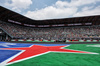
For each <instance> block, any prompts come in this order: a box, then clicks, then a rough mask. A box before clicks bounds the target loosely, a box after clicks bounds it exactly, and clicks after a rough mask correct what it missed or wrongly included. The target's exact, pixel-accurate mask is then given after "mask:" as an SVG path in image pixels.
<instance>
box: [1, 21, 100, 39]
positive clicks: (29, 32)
mask: <svg viewBox="0 0 100 66" xmlns="http://www.w3.org/2000/svg"><path fill="white" fill-rule="evenodd" d="M0 27H1V28H3V29H4V30H5V31H6V32H8V33H9V34H10V35H11V36H12V37H13V38H23V39H27V38H29V39H31V38H33V39H34V40H40V39H45V40H62V39H70V40H73V39H98V38H100V26H78V27H56V28H32V27H26V26H20V25H16V24H12V23H7V22H2V21H0Z"/></svg>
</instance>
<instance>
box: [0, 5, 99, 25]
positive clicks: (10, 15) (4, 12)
mask: <svg viewBox="0 0 100 66" xmlns="http://www.w3.org/2000/svg"><path fill="white" fill-rule="evenodd" d="M33 15H34V14H33ZM9 19H10V20H13V21H17V22H21V23H22V24H30V25H53V24H70V23H82V22H83V23H84V22H92V23H100V15H95V16H85V17H73V18H64V19H50V20H33V19H30V18H28V17H25V16H23V15H21V14H18V13H16V12H13V11H11V10H9V9H6V8H4V7H2V6H0V20H2V21H6V22H7V21H8V20H9Z"/></svg>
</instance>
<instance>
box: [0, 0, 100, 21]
mask: <svg viewBox="0 0 100 66" xmlns="http://www.w3.org/2000/svg"><path fill="white" fill-rule="evenodd" d="M0 6H3V7H5V8H7V9H10V10H12V11H14V12H17V13H19V14H22V15H24V16H26V17H28V18H31V19H34V20H45V19H61V18H70V17H82V16H92V15H100V0H0Z"/></svg>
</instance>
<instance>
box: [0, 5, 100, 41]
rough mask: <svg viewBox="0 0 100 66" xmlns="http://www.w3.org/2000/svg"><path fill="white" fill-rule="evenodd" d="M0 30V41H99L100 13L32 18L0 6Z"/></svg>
mask: <svg viewBox="0 0 100 66" xmlns="http://www.w3.org/2000/svg"><path fill="white" fill-rule="evenodd" d="M1 32H3V33H4V34H3V35H0V40H1V41H38V42H39V41H40V42H41V41H45V42H47V41H48V42H49V41H51V42H54V41H64V42H67V41H79V40H81V41H82V40H83V41H88V40H90V41H99V40H100V15H94V16H86V17H74V18H64V19H51V20H32V19H29V18H27V17H25V16H22V15H20V14H18V13H16V12H13V11H11V10H8V9H6V8H4V7H1V6H0V33H1ZM3 36H5V38H2V37H3Z"/></svg>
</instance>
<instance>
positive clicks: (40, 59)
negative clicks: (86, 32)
mask: <svg viewBox="0 0 100 66" xmlns="http://www.w3.org/2000/svg"><path fill="white" fill-rule="evenodd" d="M87 45H95V44H72V45H70V46H69V47H65V49H74V50H81V51H88V52H95V53H99V54H80V53H59V52H57V53H56V52H50V53H48V54H44V55H41V56H37V57H34V58H31V59H28V60H25V61H21V62H18V63H14V64H11V65H8V66H100V47H90V46H89V47H87ZM96 45H99V44H96Z"/></svg>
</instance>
